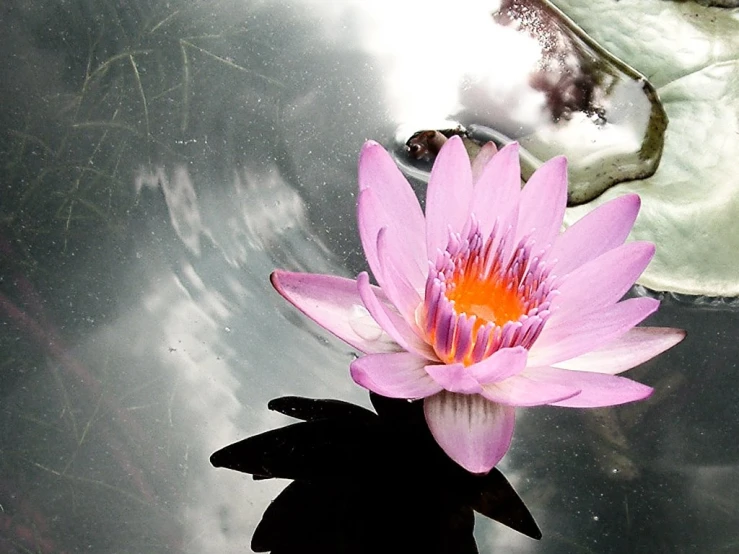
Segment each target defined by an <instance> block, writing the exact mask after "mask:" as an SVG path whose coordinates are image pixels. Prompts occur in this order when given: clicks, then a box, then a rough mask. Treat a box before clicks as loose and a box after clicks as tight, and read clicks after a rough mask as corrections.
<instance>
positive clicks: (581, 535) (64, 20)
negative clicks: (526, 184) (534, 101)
mask: <svg viewBox="0 0 739 554" xmlns="http://www.w3.org/2000/svg"><path fill="white" fill-rule="evenodd" d="M480 6H482V7H481V8H479V9H478V8H470V9H471V10H473V12H467V11H466V10H467V8H466V7H462V6H457V7H459V10H458V11H455V12H454V13H452V14H451V15H450V17H449V18H446V19H444V21H443V23H444V25H442V22H441V21H440V20H439V19H438V18H437V19H433V18H434V17H436V16H435V15H433V14H429V13H427V12H430V11H431V10H416V11H414V12H413V13H405V12H403V11H402V10H404V9H406V8H405V6H403V5H402V3H397V2H388V3H376V4H374V5H373V6H372V8H369V7H368V6H367V5H366V4H365V3H362V4H361V5H360V3H358V2H357V3H352V2H346V3H338V2H335V3H330V2H315V3H313V4H306V3H304V2H302V1H295V2H292V3H288V4H284V3H271V2H263V3H256V4H248V5H247V4H245V3H243V2H236V1H228V2H227V1H222V2H211V3H208V4H207V5H205V4H203V5H202V6H200V5H198V6H195V5H193V4H192V3H191V2H184V1H178V0H173V1H172V0H170V1H167V2H165V1H142V0H141V1H139V0H130V1H128V2H90V1H88V0H75V1H73V2H63V3H59V2H47V1H44V0H39V1H36V2H32V3H29V2H18V1H11V2H9V3H7V5H4V6H3V8H2V9H0V12H2V23H3V24H4V27H3V28H4V30H5V31H6V32H5V33H2V34H0V43H1V44H2V46H3V52H4V55H3V56H2V59H0V64H2V72H3V75H5V76H6V78H5V79H4V80H2V82H1V83H0V97H1V98H2V100H3V102H2V104H3V109H2V111H0V117H1V118H2V120H1V121H2V125H0V128H1V129H2V132H0V173H1V174H2V185H3V188H2V192H0V200H1V202H0V212H1V214H2V217H1V218H0V347H1V348H2V351H3V354H4V355H3V357H2V361H0V369H1V370H2V380H0V474H1V475H2V477H0V551H3V552H9V553H13V554H14V553H15V552H19V553H27V552H29V551H30V552H41V553H43V554H47V553H49V554H52V553H53V554H58V553H61V552H75V551H78V550H80V549H86V550H89V551H94V552H152V553H154V552H191V553H201V552H217V553H229V552H244V551H245V550H247V549H248V544H249V541H250V539H251V537H252V535H253V533H254V530H255V527H256V525H257V522H258V521H259V519H260V517H261V515H262V511H263V509H264V507H265V506H266V505H268V503H269V501H270V500H271V499H272V498H274V497H276V496H277V495H278V494H279V493H280V491H281V490H282V489H283V487H284V484H283V483H281V482H279V481H277V480H268V481H260V482H257V483H253V482H251V481H250V480H246V479H245V478H244V477H243V476H241V475H239V474H238V473H236V472H226V471H216V470H214V469H213V468H212V466H211V465H210V464H209V463H208V457H209V455H210V454H211V453H212V452H213V451H215V450H216V449H218V448H221V447H222V446H223V445H224V444H228V443H230V442H234V441H237V440H239V439H241V438H242V437H244V436H249V435H253V434H256V433H260V432H263V431H265V430H266V429H271V428H275V427H278V426H280V425H283V424H284V423H285V421H284V418H283V417H282V416H281V415H279V414H275V413H272V412H269V411H267V410H265V409H264V408H263V406H264V405H265V403H266V402H267V400H268V399H270V398H275V397H278V396H284V395H287V394H301V395H307V396H314V397H336V398H341V399H344V400H347V401H350V402H354V403H357V404H364V403H366V398H365V397H364V394H363V392H362V391H361V390H360V389H359V388H358V387H355V386H354V385H353V384H352V383H351V380H350V378H349V376H348V373H347V367H348V364H349V362H350V361H351V360H352V358H353V353H352V352H351V350H350V348H348V347H347V346H346V345H344V344H343V343H340V342H338V341H336V340H334V339H333V338H331V337H330V336H328V335H326V334H325V333H323V332H322V331H321V330H320V329H319V328H317V327H316V326H315V325H313V324H311V323H310V322H309V321H307V320H306V319H305V318H302V317H299V316H298V314H297V313H296V312H295V311H294V310H293V309H292V308H291V307H289V306H287V305H286V304H285V303H284V302H282V301H281V300H280V299H279V298H278V296H277V295H276V294H275V293H274V292H273V291H272V289H271V287H270V285H269V281H268V275H269V273H270V272H271V271H272V270H273V269H274V268H275V267H281V268H286V269H291V270H296V271H297V270H300V271H313V272H317V273H331V274H337V275H351V276H353V275H355V274H356V272H357V271H360V270H363V269H366V268H365V265H364V261H363V259H362V258H361V255H360V254H359V252H360V250H361V249H360V247H359V241H358V237H357V235H356V220H355V202H356V198H355V187H356V156H357V152H358V151H359V148H360V146H361V144H362V143H363V142H364V140H365V139H367V138H375V139H379V140H382V141H383V142H386V143H389V142H391V141H392V139H391V137H393V136H394V133H395V131H396V129H397V127H398V125H399V124H400V123H401V122H403V121H406V120H407V121H408V122H411V121H412V120H414V118H415V117H416V116H415V115H414V114H413V113H412V111H411V110H412V109H414V106H419V113H418V116H419V118H420V119H423V120H424V122H425V115H424V114H427V115H429V116H434V117H436V115H437V113H436V112H433V113H432V112H425V111H424V110H425V109H431V108H430V106H431V104H434V105H437V106H439V111H438V116H439V117H446V114H447V113H453V112H449V109H450V106H451V104H450V103H448V102H446V101H444V99H443V94H444V91H447V92H450V93H453V94H455V95H456V92H457V90H456V88H455V89H453V90H452V89H447V88H446V87H447V86H448V82H447V81H445V80H438V79H437V80H436V85H438V87H434V86H430V87H427V88H425V89H424V91H423V92H424V94H419V90H418V86H419V83H420V82H422V81H418V80H416V81H415V85H414V83H412V82H411V81H412V79H410V78H409V79H408V80H405V79H404V78H403V75H404V69H403V67H402V66H400V65H398V66H397V67H396V66H395V65H394V64H397V63H399V60H400V59H401V57H400V56H396V55H394V54H395V53H398V52H400V53H403V54H404V56H405V55H407V56H405V57H403V59H405V60H406V62H407V66H406V67H407V69H408V70H409V71H410V73H408V76H409V77H411V76H416V77H418V78H427V77H428V74H427V73H425V72H424V71H423V70H422V65H418V66H416V65H415V64H431V65H433V63H432V62H433V55H432V54H433V52H434V51H435V50H434V49H436V50H438V49H439V47H437V46H436V45H438V44H439V43H441V45H442V47H441V50H444V51H446V50H445V49H449V51H450V52H452V51H455V49H456V48H458V44H462V43H461V42H460V43H457V42H455V41H447V40H444V39H442V40H441V41H436V42H432V46H431V47H428V45H427V43H426V42H425V41H424V40H422V38H421V37H423V36H425V35H423V33H420V34H419V33H415V34H414V33H413V32H411V31H413V30H415V31H418V30H421V31H423V30H424V29H437V31H438V32H437V33H436V35H438V36H442V37H448V36H449V33H450V31H449V29H450V28H451V29H452V30H451V34H452V35H455V34H462V35H464V36H468V33H467V32H466V31H467V29H470V30H474V28H469V27H467V26H466V24H465V18H466V17H467V16H469V15H470V13H478V14H482V13H483V12H485V13H488V10H489V8H490V7H491V6H492V4H491V5H490V6H488V5H485V3H482V4H480ZM414 9H415V8H414ZM474 10H478V11H477V12H474ZM401 15H402V16H403V17H400V16H401ZM447 15H448V14H447ZM432 20H433V21H435V22H436V23H435V24H436V25H437V27H433V26H430V27H429V26H426V27H424V25H425V24H426V23H430V22H431V21H432ZM480 21H482V19H480ZM485 21H487V19H486V20H485ZM446 23H453V25H447V24H446ZM383 25H394V26H395V27H396V28H397V30H398V33H397V35H393V36H397V37H401V38H398V39H397V40H399V41H400V40H401V39H402V40H406V41H407V44H408V47H407V48H406V49H404V50H403V49H399V48H398V46H399V44H400V43H396V42H393V41H385V42H383V40H382V39H383V36H384V34H383ZM403 29H406V30H407V32H406V34H405V35H403V32H402V31H403ZM460 29H461V31H460ZM365 39H366V40H367V41H368V42H365ZM459 48H460V49H459V50H458V51H457V52H459V56H462V57H459V56H457V57H454V58H453V59H454V60H459V59H461V60H462V62H460V63H461V64H462V65H464V63H465V59H464V58H463V56H464V49H463V48H462V47H461V46H459ZM424 53H425V55H424ZM495 54H496V52H492V53H491V51H490V50H488V51H485V52H482V53H480V55H479V58H478V59H483V58H484V60H483V61H486V62H490V63H491V64H505V63H506V59H505V56H496V55H495ZM525 54H526V50H525V48H523V47H522V49H521V54H520V55H521V56H525ZM472 55H473V57H474V56H477V53H474V54H472ZM132 62H133V63H132ZM449 63H450V64H451V62H449ZM440 67H442V66H440ZM444 67H446V66H444ZM488 67H496V66H495V65H491V66H488ZM134 68H135V69H136V71H134ZM414 68H415V69H414ZM514 69H515V68H514ZM663 69H664V68H663ZM450 71H451V69H450ZM137 75H138V78H137ZM396 77H397V78H398V79H399V80H398V81H397V82H396V80H395V79H396ZM396 85H397V86H398V87H403V86H408V87H409V88H407V89H406V90H407V91H408V94H403V92H402V90H401V89H398V90H397V91H396V92H397V94H396V93H395V92H393V90H394V89H393V88H392V87H394V86H396ZM411 85H414V86H415V88H413V87H412V86H411ZM142 91H143V94H142ZM680 93H681V94H682V89H681V91H680ZM437 94H438V95H439V96H436V95H437ZM686 94H687V93H686ZM396 102H397V106H396ZM421 106H426V107H425V108H423V109H420V108H421ZM396 110H397V111H396ZM403 110H408V111H407V112H403ZM535 122H536V121H534V123H535ZM686 136H687V135H686ZM702 136H703V135H698V137H699V138H700V137H702ZM137 179H138V180H137ZM725 259H729V258H725ZM686 267H687V266H686ZM658 317H660V318H662V319H660V320H659V322H660V323H661V324H663V325H667V326H675V327H682V328H687V329H688V330H689V333H691V339H690V342H689V345H690V346H687V345H686V346H685V347H684V348H681V349H680V350H676V351H675V352H674V353H672V352H671V353H670V354H669V357H667V358H664V359H663V360H660V361H659V362H658V363H654V364H650V365H648V366H645V367H644V368H642V369H641V370H639V371H640V372H641V373H640V374H638V375H637V378H640V379H644V380H645V381H646V382H649V383H650V384H656V383H657V382H658V381H659V379H660V376H662V375H664V374H667V375H670V374H678V376H682V377H683V378H684V380H683V383H684V384H682V385H681V386H680V387H679V389H676V388H669V387H670V386H672V387H675V385H674V384H670V383H669V382H667V383H666V384H665V390H666V391H667V393H668V394H667V396H666V397H665V398H663V399H662V400H661V401H659V402H656V403H655V404H653V405H652V408H651V409H650V410H649V411H647V412H645V413H644V414H641V415H637V416H634V417H633V418H631V421H633V422H635V425H632V426H631V427H627V428H625V429H624V428H622V429H621V432H622V434H624V435H625V436H626V438H627V441H626V443H625V444H626V446H625V447H624V449H623V451H622V450H620V449H616V448H614V447H613V446H611V445H610V444H609V443H608V442H606V441H601V440H600V439H598V440H597V441H596V440H595V439H594V437H596V438H597V437H598V436H599V435H598V432H599V429H600V428H601V427H602V425H601V422H600V421H597V422H590V423H587V424H585V423H583V422H584V421H587V418H588V417H589V416H588V415H587V414H583V415H579V416H575V415H572V414H570V415H566V414H563V413H561V412H558V411H556V410H552V411H550V412H547V413H543V414H542V415H538V413H537V414H528V413H525V414H523V416H524V417H521V418H520V422H521V424H520V426H519V430H518V431H517V436H516V441H515V442H514V445H513V449H512V451H511V453H510V455H509V456H508V457H507V458H506V459H504V462H503V465H502V466H501V469H503V470H504V471H505V473H506V475H507V476H508V478H509V479H510V480H511V482H512V483H513V484H514V485H515V487H516V489H517V490H518V491H520V493H521V495H522V497H524V498H526V500H527V503H528V504H529V506H530V507H531V510H532V512H533V513H534V514H535V515H536V517H537V520H538V521H539V523H540V524H541V525H542V528H543V529H545V532H546V537H547V540H546V541H542V542H535V541H532V540H530V539H528V538H526V537H523V536H522V535H519V534H518V533H515V532H513V531H511V530H509V529H505V528H503V527H502V526H501V525H499V524H497V523H494V522H486V521H484V520H482V519H481V518H478V520H477V521H476V524H475V537H476V540H477V543H478V545H479V548H480V550H481V551H482V552H488V551H494V549H495V548H498V549H500V550H503V551H506V552H533V551H537V552H566V553H570V552H572V551H573V550H574V549H575V548H574V547H573V544H575V545H578V546H582V548H581V550H582V549H583V548H584V549H586V550H587V549H589V550H591V551H595V552H623V551H629V549H630V550H631V551H634V550H644V551H654V550H655V549H657V548H661V547H663V546H664V547H665V548H664V549H665V550H672V551H674V550H679V548H681V547H682V546H683V545H686V544H690V545H693V544H695V545H698V547H697V548H701V547H703V546H705V548H704V550H707V551H720V549H721V548H724V549H726V548H731V547H732V545H733V544H735V542H732V541H735V539H734V538H733V537H732V536H730V535H731V533H732V532H733V529H734V523H735V521H736V518H737V506H736V497H737V491H735V490H734V489H732V483H734V484H735V483H736V482H738V481H737V479H736V475H737V472H738V471H739V470H738V469H737V463H738V461H739V452H737V449H736V447H735V445H736V441H735V437H736V435H737V432H739V430H738V429H737V421H739V414H738V413H737V406H739V403H737V402H735V401H734V398H733V396H732V395H733V392H732V391H733V388H732V387H731V386H727V383H729V384H731V382H732V375H733V373H734V370H735V368H734V365H733V364H734V362H733V360H736V359H738V358H739V352H737V349H736V341H735V340H733V338H734V336H735V335H736V330H737V329H738V328H739V321H738V319H737V315H736V312H735V311H734V312H732V311H729V310H722V311H713V310H708V309H705V310H704V309H702V308H695V309H693V308H686V307H685V306H679V307H677V308H675V309H673V310H667V311H664V312H663V313H661V314H660V315H659V316H658ZM626 419H629V418H626ZM609 424H613V422H609ZM616 424H618V425H622V423H621V421H620V418H619V420H618V421H617V422H616ZM596 442H597V444H598V447H599V448H600V450H598V449H597V448H595V449H594V447H593V446H592V445H593V443H596ZM614 450H616V451H617V452H618V453H623V452H625V453H626V454H627V455H628V456H629V459H630V460H631V462H632V463H633V464H635V466H636V468H637V469H638V477H636V478H634V479H631V480H624V479H622V475H623V473H625V472H623V473H621V474H618V475H617V476H616V477H613V476H612V473H610V471H611V469H613V468H614V467H616V466H613V465H612V464H611V462H612V460H613V451H614ZM604 453H605V454H604ZM732 475H733V476H734V479H733V480H732ZM622 483H626V484H622ZM710 483H715V485H714V486H709V484H710ZM734 488H735V487H734ZM306 494H307V493H306ZM626 500H627V501H628V502H626ZM627 506H628V508H627ZM593 516H598V517H599V518H600V519H599V521H597V522H596V521H594V520H593V519H592V518H593ZM465 517H466V516H465ZM686 522H688V523H689V525H687V524H686ZM462 523H464V524H465V525H468V522H467V520H463V522H462ZM463 528H464V529H465V533H468V530H469V527H464V526H463ZM595 541H598V542H595ZM627 541H628V542H627ZM665 545H667V546H665ZM727 545H728V546H727ZM624 549H626V550H624Z"/></svg>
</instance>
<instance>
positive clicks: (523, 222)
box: [515, 156, 567, 251]
mask: <svg viewBox="0 0 739 554" xmlns="http://www.w3.org/2000/svg"><path fill="white" fill-rule="evenodd" d="M566 207H567V159H566V158H564V156H557V157H556V158H552V159H551V160H549V161H548V162H546V163H545V164H544V165H542V166H541V167H540V168H539V169H537V170H536V171H535V172H534V174H533V175H532V176H531V178H530V179H529V180H528V181H527V182H526V185H525V186H524V187H523V190H522V191H521V207H520V209H519V218H518V230H517V231H516V241H515V242H516V243H517V242H518V240H519V239H521V238H523V237H524V236H530V237H531V238H533V239H534V241H535V244H536V248H535V249H536V250H537V251H538V250H541V249H543V248H545V247H546V246H547V245H549V244H552V243H553V242H554V239H555V237H556V236H557V235H558V234H559V230H560V228H561V227H562V219H563V218H564V214H565V208H566Z"/></svg>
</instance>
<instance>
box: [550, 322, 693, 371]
mask: <svg viewBox="0 0 739 554" xmlns="http://www.w3.org/2000/svg"><path fill="white" fill-rule="evenodd" d="M684 338H685V331H683V330H682V329H671V328H668V327H634V328H633V329H631V331H629V332H627V333H626V334H624V335H622V336H620V337H619V338H617V339H616V340H614V341H612V342H610V343H608V344H607V345H606V346H603V347H601V348H599V349H597V350H593V351H592V352H588V353H587V354H583V355H582V356H578V357H577V358H573V359H570V360H565V361H563V362H559V363H557V364H556V367H559V368H562V369H569V370H572V371H590V372H593V373H607V374H609V375H615V374H617V373H621V372H622V371H626V370H627V369H631V368H632V367H636V366H638V365H639V364H642V363H644V362H646V361H647V360H651V359H652V358H654V357H655V356H657V355H658V354H661V353H662V352H664V351H665V350H667V349H668V348H672V347H673V346H675V345H676V344H677V343H678V342H680V341H681V340H683V339H684Z"/></svg>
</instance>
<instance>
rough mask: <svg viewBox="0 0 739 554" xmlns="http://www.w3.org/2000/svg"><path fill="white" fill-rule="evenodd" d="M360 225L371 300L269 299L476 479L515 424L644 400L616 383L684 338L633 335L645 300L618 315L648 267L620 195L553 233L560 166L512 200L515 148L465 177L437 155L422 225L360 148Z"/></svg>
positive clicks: (284, 283)
mask: <svg viewBox="0 0 739 554" xmlns="http://www.w3.org/2000/svg"><path fill="white" fill-rule="evenodd" d="M359 191H360V193H359V200H358V222H359V231H360V235H361V240H362V245H363V247H364V252H365V254H366V257H367V261H368V263H369V266H370V269H371V270H372V273H373V275H374V277H375V279H376V280H377V283H378V285H379V286H373V285H372V284H370V278H369V276H368V274H367V273H366V272H363V273H360V274H359V276H358V277H357V279H356V281H355V280H351V279H345V278H341V277H335V276H330V275H315V274H305V273H290V272H286V271H275V272H274V273H273V274H272V284H273V285H274V287H275V288H276V289H277V290H278V291H279V292H280V294H282V296H284V297H285V298H286V299H287V300H288V301H290V302H291V303H292V304H294V305H295V306H296V307H297V308H298V309H299V310H301V311H302V312H303V313H304V314H306V315H307V316H308V317H310V318H311V319H313V320H314V321H316V322H317V323H318V324H319V325H321V326H322V327H324V328H326V329H328V330H329V331H331V332H332V333H334V334H335V335H336V336H338V337H339V338H341V339H343V340H344V341H346V342H347V343H349V344H350V345H352V346H353V347H354V348H356V349H358V350H360V351H361V352H363V353H364V354H365V356H362V357H360V358H358V359H357V360H355V361H354V362H352V364H351V375H352V377H353V379H354V380H355V381H356V382H357V383H358V384H359V385H361V386H363V387H365V388H367V389H369V390H371V391H373V392H375V393H377V394H380V395H382V396H386V397H392V398H406V399H421V398H422V399H424V400H423V402H424V413H425V417H426V422H427V424H428V426H429V429H430V430H431V433H432V434H433V436H434V438H435V439H436V441H437V442H438V444H439V445H440V446H441V448H442V449H443V450H444V451H445V452H446V453H447V455H449V456H450V457H451V458H452V459H453V460H454V461H456V462H457V463H458V464H460V465H461V466H462V467H464V468H465V469H467V470H468V471H470V472H472V473H487V472H488V471H490V469H491V468H492V467H494V466H495V465H496V464H497V463H498V461H500V459H501V458H502V457H503V456H504V455H505V453H506V451H507V450H508V448H509V446H510V442H511V438H512V435H513V428H514V422H515V408H516V407H517V406H537V405H543V404H550V405H554V406H563V407H573V408H593V407H602V406H612V405H616V404H622V403H625V402H631V401H635V400H641V399H644V398H646V397H648V396H649V395H650V394H651V392H652V389H651V388H650V387H648V386H646V385H643V384H640V383H637V382H635V381H632V380H629V379H626V378H624V377H620V376H617V375H616V374H617V373H620V372H622V371H625V370H627V369H629V368H632V367H634V366H636V365H638V364H640V363H642V362H644V361H646V360H648V359H650V358H652V357H654V356H656V355H657V354H659V353H661V352H663V351H664V350H666V349H668V348H670V347H671V346H673V345H675V344H676V343H678V342H679V341H680V340H682V338H683V337H684V333H683V331H681V330H678V329H670V328H641V327H636V325H637V324H638V323H640V322H641V321H642V320H644V319H645V318H646V317H647V316H648V315H650V314H651V313H653V312H654V311H655V310H656V309H657V307H658V306H659V302H658V301H657V300H655V299H652V298H631V299H627V300H621V298H622V297H623V296H624V294H625V293H626V292H627V291H628V290H629V288H630V287H631V286H632V285H633V284H634V282H635V280H636V279H637V278H638V277H639V275H640V274H641V273H642V271H643V270H644V269H645V267H646V266H647V264H648V263H649V261H650V260H651V258H652V256H653V255H654V245H653V244H651V243H648V242H629V243H624V241H625V239H626V237H627V235H628V233H629V231H630V230H631V227H632V226H633V224H634V220H635V219H636V215H637V213H638V211H639V205H640V201H639V197H638V196H637V195H633V194H632V195H626V196H622V197H620V198H617V199H615V200H613V201H611V202H608V203H607V204H604V205H603V206H601V207H599V208H598V209H596V210H595V211H593V212H592V213H591V214H589V215H587V216H586V217H584V218H583V219H582V220H580V221H579V222H578V223H576V224H575V225H573V226H572V227H570V228H569V229H567V231H565V232H564V233H560V229H561V226H562V218H563V216H564V210H565V205H566V199H567V165H566V160H565V159H564V158H563V157H558V158H554V159H552V160H550V161H549V162H547V163H546V164H544V165H543V166H542V167H541V168H540V169H539V170H538V171H536V173H534V174H533V175H532V177H531V179H530V180H529V181H528V183H527V184H526V186H525V187H524V188H523V189H521V188H520V168H519V155H518V145H517V144H515V143H514V144H510V145H508V146H506V147H505V148H503V149H502V150H501V151H500V152H497V153H495V151H494V149H493V147H492V145H490V146H489V147H486V149H485V150H484V151H483V152H482V153H481V155H480V156H478V158H477V159H476V160H475V162H474V163H473V164H472V166H471V165H470V162H469V159H468V157H467V154H466V152H465V150H464V147H463V145H462V142H461V140H459V138H457V137H454V138H452V139H451V140H449V141H448V142H447V143H446V144H445V145H444V147H443V148H442V150H441V152H440V153H439V156H438V158H437V160H436V162H435V164H434V167H433V169H432V172H431V177H430V179H429V185H428V191H427V197H426V213H425V214H424V213H423V211H422V210H421V207H420V204H419V202H418V199H417V198H416V196H415V194H414V193H413V191H412V189H411V187H410V185H409V184H408V182H407V181H406V179H405V178H404V177H403V175H402V174H401V173H400V171H399V170H398V168H397V167H396V166H395V164H394V162H393V161H392V159H391V157H390V156H389V155H388V153H387V152H386V151H385V150H384V149H383V148H382V147H381V146H380V145H379V144H377V143H375V142H368V143H366V144H365V146H364V148H363V150H362V153H361V155H360V160H359Z"/></svg>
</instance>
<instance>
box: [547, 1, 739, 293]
mask: <svg viewBox="0 0 739 554" xmlns="http://www.w3.org/2000/svg"><path fill="white" fill-rule="evenodd" d="M558 5H559V6H560V8H561V9H563V10H564V11H565V12H566V13H567V14H568V15H569V16H570V17H572V18H573V19H575V20H576V21H577V22H578V24H580V25H582V27H583V28H584V29H586V31H587V32H588V33H590V34H591V36H593V38H595V39H596V40H598V41H599V42H600V43H601V44H603V45H604V46H606V47H607V48H609V49H610V51H611V52H613V53H614V54H616V55H618V56H620V57H621V58H622V59H624V60H625V61H626V62H627V63H629V64H631V65H633V66H634V67H636V68H637V69H639V70H640V71H643V72H644V73H645V74H646V75H648V76H650V79H651V80H652V82H653V83H654V85H655V86H656V87H657V91H658V94H659V95H660V98H661V100H662V103H663V105H664V107H665V110H666V111H667V115H668V117H669V118H670V127H669V128H668V130H667V135H666V142H665V149H664V154H663V158H662V164H661V166H660V168H659V170H658V171H657V173H656V174H655V175H654V176H653V177H650V178H648V179H645V180H643V181H637V182H631V183H623V184H621V185H619V186H617V187H615V188H613V189H611V190H609V191H607V192H606V193H605V194H604V195H603V196H601V197H600V198H598V199H597V200H596V201H595V202H593V203H591V204H590V205H588V206H582V207H578V208H573V209H571V210H570V211H569V212H568V215H567V218H566V220H567V221H569V222H572V221H574V220H576V219H577V218H579V217H581V216H582V215H584V214H585V213H586V212H587V211H589V210H591V209H593V208H594V207H595V206H596V205H598V204H600V203H602V202H605V201H607V200H608V199H610V198H613V197H615V196H620V195H622V194H624V193H626V192H637V193H639V194H640V195H641V196H642V200H643V207H642V212H641V214H640V216H639V219H638V220H637V223H636V226H635V227H634V231H633V233H632V236H633V238H635V239H639V240H651V241H654V242H655V243H656V244H657V255H656V257H655V259H654V261H653V262H652V264H651V265H650V266H649V268H648V269H647V271H646V272H645V273H644V275H643V276H642V279H641V280H640V282H641V283H642V284H643V285H645V286H647V287H649V288H652V289H656V290H670V291H674V292H680V293H686V294H696V295H710V296H737V295H739V186H737V181H739V174H738V173H737V170H736V156H737V152H739V61H737V60H736V58H737V57H738V56H739V20H737V19H736V15H737V12H736V10H733V11H727V10H720V9H716V8H705V7H702V6H699V5H697V4H692V3H673V2H651V3H650V2H643V1H640V0H622V1H621V2H618V3H614V2H611V1H610V0H594V1H590V0H589V1H588V2H587V3H586V2H583V1H581V0H565V1H559V2H558Z"/></svg>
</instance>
